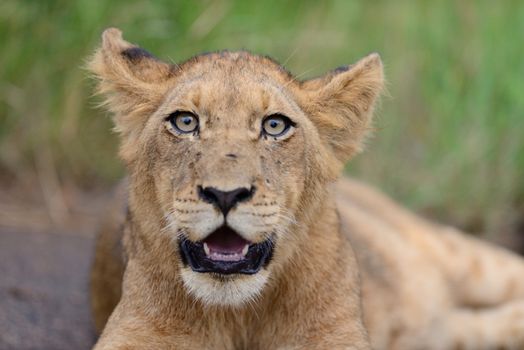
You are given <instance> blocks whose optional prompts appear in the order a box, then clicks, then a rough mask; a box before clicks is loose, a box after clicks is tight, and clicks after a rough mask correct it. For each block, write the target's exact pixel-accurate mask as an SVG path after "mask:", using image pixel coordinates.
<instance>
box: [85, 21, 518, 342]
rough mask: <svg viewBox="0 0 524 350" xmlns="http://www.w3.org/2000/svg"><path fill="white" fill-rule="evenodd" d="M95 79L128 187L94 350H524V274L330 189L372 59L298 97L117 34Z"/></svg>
mask: <svg viewBox="0 0 524 350" xmlns="http://www.w3.org/2000/svg"><path fill="white" fill-rule="evenodd" d="M90 68H91V70H92V71H93V72H94V73H95V75H96V77H97V78H98V80H99V84H98V91H99V92H100V93H102V94H104V96H105V97H106V100H105V102H106V104H107V105H108V107H109V109H110V110H111V111H112V112H113V114H114V121H115V124H116V129H117V131H118V132H119V133H120V137H121V147H120V155H121V158H122V159H123V160H124V162H125V164H126V166H127V169H128V173H129V178H128V183H127V185H126V186H125V187H126V188H125V191H124V192H126V194H127V196H123V197H126V198H120V199H118V198H117V202H118V204H117V205H115V208H117V209H116V214H115V213H110V215H109V216H110V220H109V221H108V223H107V225H106V226H105V227H104V228H103V229H102V231H101V234H100V236H99V240H98V244H97V252H96V258H95V264H94V268H93V273H92V294H93V310H94V315H95V321H96V324H97V327H98V328H99V329H100V330H102V328H103V332H102V335H101V337H100V339H99V341H98V343H97V345H96V349H97V350H101V349H191V350H193V349H213V350H215V349H217V350H221V349H224V350H225V349H239V350H240V349H255V350H257V349H260V350H262V349H362V350H364V349H366V350H367V349H370V348H371V347H372V346H373V347H374V348H376V349H393V350H396V349H398V350H409V349H413V350H417V349H453V348H457V349H492V348H499V347H502V348H509V349H512V348H513V349H520V348H522V347H523V345H524V324H523V323H524V301H523V300H524V278H523V277H524V263H523V262H522V261H521V260H520V259H519V258H517V257H515V256H514V255H512V254H511V253H508V252H505V251H503V250H501V249H497V248H495V247H491V246H489V245H487V244H483V243H480V242H478V241H476V240H474V239H471V238H466V237H465V236H462V235H461V234H460V233H458V232H456V231H455V230H453V229H451V228H446V227H441V226H437V225H433V224H430V223H428V222H426V221H424V220H422V219H420V218H418V217H416V216H414V215H412V214H410V213H409V212H407V211H405V210H403V209H402V208H400V207H399V206H397V205H396V204H395V203H393V202H392V201H391V200H389V199H388V198H387V197H385V196H383V195H381V194H379V193H377V192H375V191H374V190H372V189H371V188H369V187H367V186H365V185H362V184H359V183H357V182H355V181H352V180H343V181H341V182H339V183H338V184H335V183H336V179H337V178H338V177H339V174H340V172H341V170H342V168H343V165H344V163H345V162H346V161H348V160H349V159H350V158H351V156H352V155H353V154H355V153H356V152H358V151H359V150H360V148H361V145H362V140H363V139H364V137H365V135H366V133H367V131H368V130H369V129H370V123H371V115H372V111H373V106H374V104H375V101H376V99H377V97H378V95H379V94H380V90H381V88H382V86H383V71H382V64H381V61H380V58H379V57H378V55H376V54H372V55H369V56H367V57H365V58H364V59H362V60H360V61H359V62H357V63H356V64H355V65H353V66H348V67H345V68H342V69H337V70H334V71H332V72H330V73H328V74H326V75H324V76H323V77H320V78H316V79H311V80H307V81H298V80H297V79H296V78H294V77H293V76H292V75H291V74H290V73H288V72H287V71H285V70H284V69H283V68H282V67H281V66H280V65H278V64H277V63H275V62H274V61H272V60H270V59H268V58H266V57H262V56H256V55H252V54H250V53H247V52H220V53H214V54H208V55H201V56H197V57H195V58H193V59H191V60H188V61H187V62H185V63H182V64H180V65H172V64H168V63H165V62H162V61H160V60H158V59H156V58H154V57H153V56H151V55H150V54H149V53H147V52H146V51H144V50H142V49H140V48H138V47H136V46H134V45H132V44H130V43H128V42H126V41H124V40H123V39H122V37H121V33H120V31H118V30H116V29H109V30H107V31H106V32H105V33H104V35H103V43H102V46H101V48H100V49H99V50H98V51H97V53H96V54H95V56H94V57H93V59H92V60H91V63H90ZM179 116H184V118H185V119H182V120H185V122H187V123H185V122H184V123H185V124H180V125H179V124H177V123H178V121H177V119H176V118H178V117H179ZM268 121H270V124H268ZM268 125H269V126H270V128H269V129H268ZM283 125H284V126H283ZM189 126H194V127H193V128H192V129H188V127H189ZM279 126H283V127H282V128H281V129H279V130H280V131H279V132H274V133H271V132H269V131H268V130H271V128H276V129H278V127H279ZM238 193H244V195H243V197H242V198H240V197H237V195H236V194H238ZM246 193H248V195H245V194H246ZM219 196H220V198H221V199H219ZM227 198H229V199H227ZM232 198H233V199H234V200H235V202H234V203H232V202H228V203H229V204H227V205H228V206H227V209H225V206H226V204H224V203H225V201H226V199H227V201H231V200H232ZM124 203H126V204H127V215H126V216H125V218H124V217H123V216H122V215H123V211H122V209H121V207H122V204H124ZM208 242H209V245H208ZM231 242H233V243H231ZM235 242H236V243H235ZM238 242H240V243H241V245H240V246H238V244H237V243H238ZM243 246H245V247H244V248H245V249H242V247H243ZM231 247H233V248H231ZM238 247H240V249H238ZM206 249H207V250H206ZM211 249H213V251H212V250H211ZM217 252H218V253H217ZM240 252H242V253H240ZM231 259H235V260H234V262H231V261H233V260H231ZM203 267H205V269H203ZM246 267H249V268H246ZM106 321H107V323H106Z"/></svg>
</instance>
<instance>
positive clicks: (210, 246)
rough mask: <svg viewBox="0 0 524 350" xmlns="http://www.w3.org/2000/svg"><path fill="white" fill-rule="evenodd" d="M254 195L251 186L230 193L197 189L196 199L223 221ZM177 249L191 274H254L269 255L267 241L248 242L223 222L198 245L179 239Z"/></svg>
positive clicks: (206, 188) (270, 243)
mask: <svg viewBox="0 0 524 350" xmlns="http://www.w3.org/2000/svg"><path fill="white" fill-rule="evenodd" d="M255 191H256V188H255V187H254V186H252V187H251V188H249V189H248V188H245V187H240V188H237V189H234V190H232V191H221V190H219V189H217V188H214V187H205V188H202V187H201V186H199V187H198V195H199V197H200V198H201V199H202V200H204V201H205V202H208V203H210V204H212V205H213V206H215V207H216V208H217V209H218V210H220V211H221V212H222V214H223V215H224V218H226V217H227V214H228V213H229V211H230V210H231V209H232V208H233V207H234V206H235V205H236V204H237V203H239V202H244V201H248V200H250V199H251V198H252V197H253V195H254V193H255ZM179 245H180V252H181V254H182V259H183V261H184V263H185V264H188V265H189V266H190V267H191V269H192V270H193V271H195V272H213V273H219V274H235V273H238V274H255V273H257V272H258V271H259V270H260V269H261V268H262V267H263V266H265V265H267V264H268V263H269V261H270V259H271V257H272V255H273V243H272V240H271V238H269V239H266V240H265V241H263V242H260V243H253V242H250V241H248V240H246V239H245V238H243V237H242V236H241V235H239V234H238V233H237V232H235V230H233V229H232V228H231V227H229V226H228V225H227V221H226V222H225V223H224V225H222V226H221V227H220V228H218V229H216V230H215V231H214V232H212V233H211V234H210V235H209V236H207V237H206V238H204V239H203V240H202V241H199V242H192V241H190V240H189V239H186V238H183V237H182V238H180V240H179Z"/></svg>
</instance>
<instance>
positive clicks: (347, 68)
mask: <svg viewBox="0 0 524 350" xmlns="http://www.w3.org/2000/svg"><path fill="white" fill-rule="evenodd" d="M350 68H351V66H340V67H337V68H335V70H334V71H333V72H334V73H342V72H347V71H348V70H349V69H350Z"/></svg>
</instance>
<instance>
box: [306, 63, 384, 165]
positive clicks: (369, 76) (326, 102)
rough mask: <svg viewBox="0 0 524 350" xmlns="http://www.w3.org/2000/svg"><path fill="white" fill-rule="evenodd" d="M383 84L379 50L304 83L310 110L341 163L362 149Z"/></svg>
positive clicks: (322, 135)
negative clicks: (377, 52) (350, 64)
mask: <svg viewBox="0 0 524 350" xmlns="http://www.w3.org/2000/svg"><path fill="white" fill-rule="evenodd" d="M383 86H384V73H383V67H382V62H381V60H380V56H379V55H378V54H376V53H374V54H371V55H369V56H366V57H364V58H363V59H361V60H360V61H358V62H357V63H355V64H354V65H352V66H348V67H343V68H339V69H336V70H335V71H333V72H330V73H328V74H326V75H325V76H322V77H320V78H316V79H312V80H308V81H305V82H303V83H302V90H303V92H304V93H305V95H306V96H307V102H306V104H307V107H306V110H307V112H308V114H309V116H310V118H311V119H312V121H313V123H314V124H315V125H316V127H317V128H318V130H319V133H320V137H321V139H322V141H323V142H324V144H325V145H327V146H328V148H329V149H330V150H331V151H332V153H333V155H334V156H335V158H336V159H337V161H338V162H339V165H343V164H344V163H345V162H347V161H348V160H349V159H350V158H351V156H352V155H354V154H355V153H357V152H358V151H360V150H361V148H362V143H363V140H364V138H365V136H366V134H367V133H368V131H369V130H370V127H371V119H372V114H373V107H374V105H375V102H376V100H377V97H378V96H379V95H380V92H381V90H382V88H383Z"/></svg>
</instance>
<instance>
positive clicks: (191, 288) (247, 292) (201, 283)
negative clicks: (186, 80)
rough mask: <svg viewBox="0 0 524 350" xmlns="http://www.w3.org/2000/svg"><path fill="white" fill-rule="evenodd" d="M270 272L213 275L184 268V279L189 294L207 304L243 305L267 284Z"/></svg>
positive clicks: (254, 297) (251, 299)
mask: <svg viewBox="0 0 524 350" xmlns="http://www.w3.org/2000/svg"><path fill="white" fill-rule="evenodd" d="M268 275H269V272H268V271H267V270H261V271H259V272H257V273H256V274H253V275H224V276H222V275H213V274H212V273H200V272H194V271H193V270H191V269H190V268H183V269H182V280H183V281H184V286H185V287H186V289H187V291H188V292H189V294H191V295H192V296H194V297H195V298H197V299H199V300H200V301H202V302H203V303H204V304H206V305H220V306H241V305H242V304H245V303H247V302H250V301H253V300H255V299H256V297H257V296H258V295H259V294H260V293H261V291H262V288H263V287H264V285H265V284H266V281H267V279H268Z"/></svg>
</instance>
